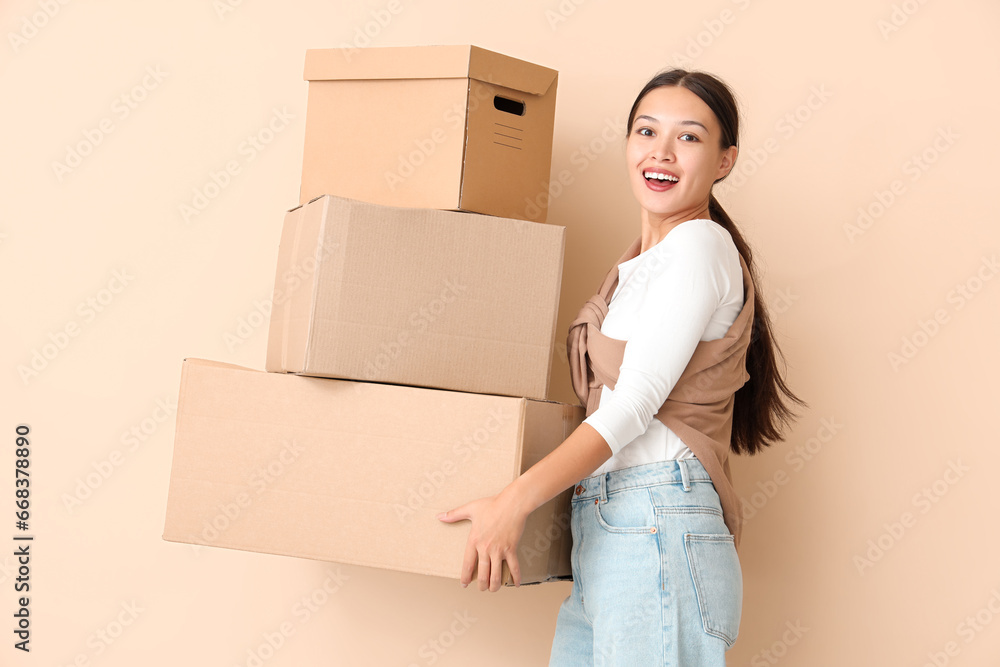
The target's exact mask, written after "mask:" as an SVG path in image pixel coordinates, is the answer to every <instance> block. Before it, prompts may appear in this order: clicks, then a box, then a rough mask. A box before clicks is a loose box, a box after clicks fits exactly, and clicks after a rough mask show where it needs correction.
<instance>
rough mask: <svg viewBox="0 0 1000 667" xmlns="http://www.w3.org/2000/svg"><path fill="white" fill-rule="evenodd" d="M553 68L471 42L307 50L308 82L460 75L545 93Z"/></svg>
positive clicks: (522, 89)
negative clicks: (488, 49)
mask: <svg viewBox="0 0 1000 667" xmlns="http://www.w3.org/2000/svg"><path fill="white" fill-rule="evenodd" d="M557 74H558V73H557V72H556V70H553V69H549V68H547V67H541V66H539V65H535V64H533V63H529V62H527V61H525V60H519V59H517V58H512V57H510V56H505V55H503V54H500V53H495V52H493V51H487V50H486V49H482V48H479V47H478V46H470V45H455V46H452V45H434V46H383V47H375V48H366V49H355V48H341V49H306V65H305V72H304V75H303V78H305V80H307V81H333V80H345V79H351V80H365V79H460V78H473V79H477V80H479V81H485V82H486V83H492V84H494V85H498V86H503V87H504V88H512V89H514V90H520V91H522V92H525V93H530V94H532V95H543V94H544V93H545V92H546V91H547V90H548V89H549V86H551V85H552V82H553V81H555V79H556V76H557Z"/></svg>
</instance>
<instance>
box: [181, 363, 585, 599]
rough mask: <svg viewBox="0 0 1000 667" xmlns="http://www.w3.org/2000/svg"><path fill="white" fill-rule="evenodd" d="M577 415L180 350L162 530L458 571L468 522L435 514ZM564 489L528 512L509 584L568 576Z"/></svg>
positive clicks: (533, 454) (301, 553) (508, 470)
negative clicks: (273, 369) (268, 368)
mask: <svg viewBox="0 0 1000 667" xmlns="http://www.w3.org/2000/svg"><path fill="white" fill-rule="evenodd" d="M583 416H584V415H583V408H581V407H578V406H570V405H565V404H561V403H555V402H551V401H534V400H530V399H524V398H512V397H505V396H489V395H484V394H469V393H462V392H453V391H442V390H435V389H423V388H419V387H404V386H398V385H390V384H374V383H365V382H353V381H347V380H330V379H325V378H311V377H300V376H296V375H285V374H279V373H266V372H262V371H258V370H252V369H249V368H244V367H241V366H235V365H232V364H225V363H221V362H214V361H207V360H204V359H185V360H184V364H183V367H182V372H181V386H180V397H179V400H178V408H177V428H176V434H175V437H174V451H173V462H172V466H171V472H170V487H169V491H168V495H167V511H166V523H165V526H164V531H163V539H165V540H170V541H173V542H184V543H188V544H193V545H207V546H217V547H226V548H230V549H242V550H245V551H256V552H263V553H270V554H282V555H287V556H296V557H300V558H313V559H318V560H328V561H335V562H340V563H347V564H353V565H367V566H371V567H379V568H388V569H392V570H402V571H405V572H416V573H421V574H429V575H436V576H442V577H450V578H453V579H457V578H458V577H459V576H460V573H461V567H462V559H463V555H464V552H465V545H466V540H467V538H468V530H469V526H470V524H469V522H468V521H462V522H458V523H453V524H446V523H442V522H441V521H439V520H437V519H436V518H435V515H436V514H437V513H438V512H441V511H443V510H447V509H451V508H453V507H457V506H459V505H461V504H464V503H466V502H468V501H470V500H474V499H476V498H479V497H482V496H487V495H492V494H495V493H498V492H500V491H501V490H502V489H503V488H504V487H505V486H506V485H507V484H508V483H509V482H511V481H512V480H513V479H515V478H516V477H517V476H518V475H519V474H520V473H521V472H523V471H525V470H527V469H528V468H529V467H530V466H531V465H533V464H534V463H535V462H537V461H538V460H540V459H541V458H542V457H544V456H545V455H546V454H547V453H548V452H550V451H551V450H553V449H554V448H556V447H557V446H558V445H559V444H561V443H562V441H563V440H564V439H565V438H566V437H567V436H569V434H570V433H571V432H572V431H573V429H575V428H576V427H577V426H578V425H579V424H580V422H581V421H582V420H583ZM570 493H571V489H567V490H566V491H565V492H563V493H561V494H560V495H559V496H557V497H556V498H554V499H553V500H551V501H550V502H548V503H546V504H545V505H543V506H541V507H540V508H538V509H537V510H536V511H535V512H533V513H532V514H531V516H530V517H529V518H528V522H527V525H526V527H525V531H524V536H523V538H522V540H521V543H520V548H519V551H518V560H519V563H520V566H521V572H522V583H540V582H544V581H553V580H559V579H566V578H567V577H571V574H572V573H571V569H570V561H569V555H570V548H571V544H572V538H571V533H570V529H569V508H570V501H569V498H570ZM504 575H505V579H504V582H505V584H506V585H510V584H512V581H511V579H510V574H509V572H505V573H504Z"/></svg>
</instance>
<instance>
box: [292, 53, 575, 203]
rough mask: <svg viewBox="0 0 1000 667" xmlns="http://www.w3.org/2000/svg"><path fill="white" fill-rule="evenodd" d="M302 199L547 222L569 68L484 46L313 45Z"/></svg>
mask: <svg viewBox="0 0 1000 667" xmlns="http://www.w3.org/2000/svg"><path fill="white" fill-rule="evenodd" d="M305 79H306V80H307V81H309V95H308V103H307V108H306V130H305V149H304V153H303V164H302V188H301V192H300V199H299V202H300V203H305V202H307V201H309V200H311V199H313V198H315V197H318V196H319V195H324V194H333V195H340V196H343V197H350V198H352V199H360V200H362V201H368V202H373V203H377V204H386V205H389V206H412V207H416V208H437V209H461V210H464V211H474V212H477V213H487V214H490V215H497V216H502V217H508V218H516V219H521V220H532V221H534V222H544V221H545V215H546V207H547V204H548V195H547V192H548V182H549V170H550V167H551V163H552V126H553V121H554V119H555V104H556V84H557V79H558V72H556V71H555V70H552V69H548V68H547V67H540V66H538V65H533V64H531V63H529V62H525V61H523V60H518V59H516V58H511V57H509V56H505V55H501V54H499V53H493V52H491V51H486V50H485V49H481V48H478V47H476V46H418V47H380V48H367V49H354V48H345V49H309V50H307V51H306V63H305Z"/></svg>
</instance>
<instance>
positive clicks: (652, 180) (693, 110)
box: [625, 86, 736, 222]
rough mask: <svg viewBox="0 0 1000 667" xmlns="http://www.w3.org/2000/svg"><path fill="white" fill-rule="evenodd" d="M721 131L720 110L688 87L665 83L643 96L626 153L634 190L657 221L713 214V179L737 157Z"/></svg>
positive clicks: (672, 220)
mask: <svg viewBox="0 0 1000 667" xmlns="http://www.w3.org/2000/svg"><path fill="white" fill-rule="evenodd" d="M720 136H721V130H720V128H719V122H718V120H717V119H716V118H715V114H714V113H713V112H712V110H711V109H710V108H709V107H708V105H707V104H705V103H704V102H702V101H701V98H699V97H698V96H697V95H695V94H694V93H692V92H691V91H690V90H688V89H687V88H683V87H681V86H661V87H659V88H654V89H653V90H651V91H649V92H648V93H647V94H646V96H645V97H643V98H642V101H640V102H639V106H638V108H636V111H635V119H634V121H633V124H632V131H631V132H630V133H629V136H628V140H627V143H626V151H625V154H626V163H627V165H628V170H629V183H630V184H631V185H632V193H633V194H634V195H635V198H636V199H637V200H638V201H639V205H640V206H641V207H642V208H643V210H644V211H645V212H646V213H647V214H648V215H650V217H651V218H652V219H653V221H664V222H683V221H684V220H691V219H694V218H697V217H706V218H707V217H708V199H709V195H710V194H711V189H712V184H713V183H714V182H715V181H716V180H717V179H719V178H721V177H723V176H725V175H726V174H727V173H729V170H730V169H731V168H732V166H733V162H734V161H735V160H736V147H735V146H730V147H729V148H727V149H725V150H723V149H722V148H720V147H719V139H720Z"/></svg>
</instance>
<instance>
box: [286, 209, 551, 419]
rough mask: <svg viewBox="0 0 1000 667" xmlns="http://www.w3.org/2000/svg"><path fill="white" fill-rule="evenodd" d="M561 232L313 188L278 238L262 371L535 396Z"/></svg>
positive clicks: (540, 394)
mask: <svg viewBox="0 0 1000 667" xmlns="http://www.w3.org/2000/svg"><path fill="white" fill-rule="evenodd" d="M564 244H565V228H564V227H561V226H556V225H545V224H539V223H530V222H526V221H520V220H510V219H506V218H498V217H494V216H486V215H479V214H470V213H459V212H452V211H437V210H433V209H408V208H397V207H385V206H378V205H374V204H367V203H364V202H359V201H355V200H350V199H345V198H341V197H332V196H324V197H320V198H318V199H317V200H315V201H313V202H310V203H309V204H307V205H305V206H303V207H300V208H297V209H294V210H292V211H290V212H289V213H288V214H287V215H286V217H285V223H284V229H283V230H282V234H281V244H280V248H279V257H278V267H277V271H276V277H275V291H274V299H273V307H272V311H271V324H270V330H269V333H268V346H267V365H266V368H267V370H268V371H273V372H277V371H287V372H293V373H302V374H304V375H313V376H319V377H330V378H345V379H354V380H362V381H366V382H391V383H396V384H405V385H413V386H422V387H433V388H440V389H452V390H456V391H468V392H477V393H484V394H502V395H507V396H515V397H528V398H537V399H544V398H546V397H547V395H548V384H549V367H550V363H551V359H552V350H553V343H554V340H555V327H556V317H557V315H558V307H559V290H560V285H561V280H562V261H563V250H564Z"/></svg>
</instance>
